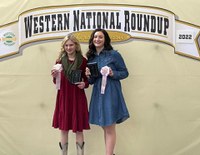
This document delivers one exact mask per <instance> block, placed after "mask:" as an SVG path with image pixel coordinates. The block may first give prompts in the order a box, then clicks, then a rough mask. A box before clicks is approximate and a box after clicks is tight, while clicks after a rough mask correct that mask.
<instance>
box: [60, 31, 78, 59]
mask: <svg viewBox="0 0 200 155" xmlns="http://www.w3.org/2000/svg"><path fill="white" fill-rule="evenodd" d="M68 40H71V41H72V42H73V43H74V44H75V46H76V49H75V50H76V53H78V52H79V53H81V54H82V50H81V45H80V43H79V41H78V39H77V38H76V37H75V36H74V35H73V34H68V35H67V36H66V37H65V38H64V39H63V41H62V42H61V49H60V52H59V55H58V59H57V61H60V60H61V58H62V57H63V56H64V55H65V54H66V51H65V49H64V46H65V43H66V42H67V41H68Z"/></svg>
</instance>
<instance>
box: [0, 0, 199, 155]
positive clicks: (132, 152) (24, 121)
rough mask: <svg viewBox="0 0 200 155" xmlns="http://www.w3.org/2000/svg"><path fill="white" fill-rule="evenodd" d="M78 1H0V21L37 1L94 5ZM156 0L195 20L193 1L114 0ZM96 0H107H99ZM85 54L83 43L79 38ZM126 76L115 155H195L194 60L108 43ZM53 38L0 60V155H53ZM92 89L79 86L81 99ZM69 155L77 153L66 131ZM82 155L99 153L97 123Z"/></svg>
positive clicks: (128, 0) (140, 45)
mask: <svg viewBox="0 0 200 155" xmlns="http://www.w3.org/2000/svg"><path fill="white" fill-rule="evenodd" d="M96 2H97V1H92V0H82V1H80V2H77V1H75V0H68V1H66V0H58V1H57V0H45V1H41V0H29V1H28V0H20V1H17V0H1V3H0V17H1V18H0V25H4V24H6V23H9V22H12V21H16V20H17V19H18V16H19V14H20V13H22V12H23V11H26V10H29V9H32V8H36V7H41V6H52V5H53V6H55V5H56V6H57V5H69V4H70V5H71V4H77V3H81V4H84V3H96ZM122 2H123V4H131V5H144V6H155V7H160V8H164V9H167V10H170V11H172V12H174V13H175V14H176V15H178V16H179V18H180V19H181V20H183V21H187V22H190V23H193V24H196V25H200V16H199V14H200V9H199V6H200V1H199V0H190V1H183V0H175V1H171V0H165V1H163V0H160V1H158V0H153V1H145V0H123V1H121V0H115V4H116V3H122ZM101 3H111V4H112V3H113V1H111V0H101ZM81 46H82V50H83V52H84V53H85V52H86V50H87V44H81ZM113 46H114V48H115V49H117V50H118V51H119V52H120V53H121V54H122V56H123V57H124V59H125V61H126V64H127V67H128V69H129V73H130V76H129V77H128V78H127V79H125V80H123V81H122V85H123V91H124V95H125V99H126V102H127V106H128V108H129V111H130V115H131V117H130V119H128V120H127V121H126V122H125V123H122V124H120V125H118V126H117V145H116V149H115V152H116V155H199V154H200V121H199V118H200V95H199V92H200V82H199V81H200V61H198V60H194V59H191V58H188V57H183V56H179V55H176V54H174V49H173V48H172V47H170V46H168V45H165V44H161V43H156V42H148V41H142V40H141V41H133V40H132V41H128V42H124V43H120V44H114V45H113ZM59 50H60V41H57V42H51V43H43V44H38V45H34V46H31V47H28V48H26V49H24V50H23V54H22V55H21V56H18V57H15V58H11V59H8V60H5V61H1V62H0V155H56V154H59V153H60V152H59V151H60V150H59V147H58V142H59V139H60V135H59V131H58V130H56V129H53V128H52V127H51V121H52V114H53V110H54V104H55V96H56V90H55V86H54V84H53V83H52V78H51V75H50V70H51V68H52V66H53V64H54V62H55V59H56V58H57V55H58V52H59ZM91 88H92V87H90V88H88V89H87V90H86V93H87V97H88V101H89V100H90V94H91ZM69 138H70V142H69V149H70V150H69V155H73V154H76V149H75V137H74V135H73V134H72V133H70V136H69ZM85 140H86V149H85V154H86V155H103V154H104V140H103V133H102V130H101V128H99V127H97V126H91V130H90V131H86V132H85Z"/></svg>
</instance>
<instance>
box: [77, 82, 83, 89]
mask: <svg viewBox="0 0 200 155" xmlns="http://www.w3.org/2000/svg"><path fill="white" fill-rule="evenodd" d="M76 85H77V87H78V88H80V89H84V88H85V82H77V83H76Z"/></svg>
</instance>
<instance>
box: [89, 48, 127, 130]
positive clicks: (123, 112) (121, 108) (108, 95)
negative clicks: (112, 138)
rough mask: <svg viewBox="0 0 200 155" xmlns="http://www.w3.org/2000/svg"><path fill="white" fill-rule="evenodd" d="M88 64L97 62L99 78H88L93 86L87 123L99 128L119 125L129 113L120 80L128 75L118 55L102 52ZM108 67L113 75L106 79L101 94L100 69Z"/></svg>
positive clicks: (117, 53) (112, 52) (111, 52)
mask: <svg viewBox="0 0 200 155" xmlns="http://www.w3.org/2000/svg"><path fill="white" fill-rule="evenodd" d="M88 62H97V64H98V69H99V76H98V77H96V78H92V77H91V78H89V84H93V90H92V96H91V100H90V106H89V122H90V124H95V125H99V126H109V125H112V124H115V123H121V122H123V121H125V120H126V119H127V118H129V112H128V109H127V107H126V103H125V100H124V97H123V93H122V87H121V83H120V80H122V79H125V78H126V77H128V75H129V73H128V70H127V68H126V65H125V63H124V60H123V58H122V57H121V55H120V53H119V52H117V51H115V50H110V51H106V50H103V51H101V52H100V54H99V55H97V54H95V57H93V58H92V59H89V60H88ZM104 66H108V67H110V68H111V69H112V70H113V73H114V75H113V76H112V77H111V76H108V77H107V84H106V88H105V93H104V94H101V83H102V75H101V73H100V70H101V68H102V67H104Z"/></svg>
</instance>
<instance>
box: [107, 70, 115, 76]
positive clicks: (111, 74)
mask: <svg viewBox="0 0 200 155" xmlns="http://www.w3.org/2000/svg"><path fill="white" fill-rule="evenodd" d="M108 75H109V76H113V75H114V73H113V70H112V69H111V68H109V74H108Z"/></svg>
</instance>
